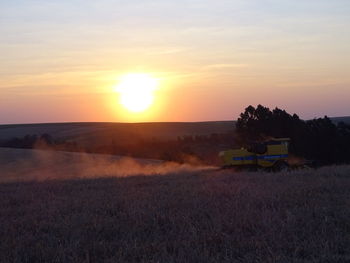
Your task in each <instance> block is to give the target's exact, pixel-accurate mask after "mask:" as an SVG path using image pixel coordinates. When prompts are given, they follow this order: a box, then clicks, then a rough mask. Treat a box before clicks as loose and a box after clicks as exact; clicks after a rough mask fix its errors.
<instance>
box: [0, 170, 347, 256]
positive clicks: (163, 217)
mask: <svg viewBox="0 0 350 263" xmlns="http://www.w3.org/2000/svg"><path fill="white" fill-rule="evenodd" d="M349 207H350V167H349V166H337V167H327V168H323V169H320V170H317V171H312V170H310V171H306V170H304V171H299V172H293V173H287V174H261V173H260V174H259V173H233V172H232V171H220V172H212V171H211V172H180V173H170V174H167V175H161V176H160V175H153V176H152V175H148V176H142V175H140V176H131V177H124V178H96V179H77V180H66V181H60V180H52V181H44V182H22V183H7V184H1V185H0V244H1V245H0V262H350V220H349V218H350V209H349Z"/></svg>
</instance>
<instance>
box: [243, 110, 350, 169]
mask: <svg viewBox="0 0 350 263" xmlns="http://www.w3.org/2000/svg"><path fill="white" fill-rule="evenodd" d="M236 133H237V135H238V140H239V142H240V143H241V144H246V143H248V142H250V141H255V140H264V139H266V138H269V137H289V138H291V147H290V151H291V152H292V153H294V154H296V155H298V156H303V157H305V158H308V159H315V160H318V161H320V162H321V163H324V164H328V163H341V162H349V161H350V154H349V153H350V150H349V149H350V126H349V125H346V124H345V123H339V124H338V125H335V124H334V123H333V122H332V121H331V120H330V119H329V118H328V117H327V116H325V117H324V118H318V119H313V120H309V121H303V120H301V119H300V118H299V116H298V115H296V114H293V115H291V114H289V113H287V112H286V111H285V110H281V109H279V108H275V109H274V110H272V111H271V110H270V109H269V108H267V107H264V106H262V105H258V106H257V107H256V108H254V107H253V106H248V107H247V108H246V109H245V111H244V112H243V113H241V114H240V117H239V118H238V120H237V124H236Z"/></svg>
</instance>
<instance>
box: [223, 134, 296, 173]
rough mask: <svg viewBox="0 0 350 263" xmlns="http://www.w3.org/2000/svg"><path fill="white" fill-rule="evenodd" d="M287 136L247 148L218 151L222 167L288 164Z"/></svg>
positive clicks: (267, 166)
mask: <svg viewBox="0 0 350 263" xmlns="http://www.w3.org/2000/svg"><path fill="white" fill-rule="evenodd" d="M289 141H290V139H289V138H279V139H271V140H269V141H266V142H264V143H254V144H252V145H250V146H249V147H247V148H241V149H231V150H227V151H223V152H220V154H219V157H220V158H221V160H222V161H223V164H224V167H263V168H272V167H275V168H277V167H278V168H281V167H282V166H288V163H287V158H288V145H289Z"/></svg>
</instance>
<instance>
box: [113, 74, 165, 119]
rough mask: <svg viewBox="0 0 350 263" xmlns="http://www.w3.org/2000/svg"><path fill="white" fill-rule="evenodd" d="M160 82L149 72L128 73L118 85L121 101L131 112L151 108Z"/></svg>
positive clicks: (117, 89)
mask: <svg viewBox="0 0 350 263" xmlns="http://www.w3.org/2000/svg"><path fill="white" fill-rule="evenodd" d="M158 85H159V83H158V80H157V79H156V78H153V77H152V76H150V75H148V74H141V73H138V74H135V73H133V74H127V75H125V76H123V77H122V78H121V80H120V82H119V84H118V86H117V87H116V91H117V92H118V93H119V94H120V103H121V104H122V105H123V107H125V108H126V109H127V110H129V111H131V112H135V113H138V112H143V111H145V110H147V109H148V108H150V107H151V106H152V104H153V101H154V92H155V90H156V89H157V87H158Z"/></svg>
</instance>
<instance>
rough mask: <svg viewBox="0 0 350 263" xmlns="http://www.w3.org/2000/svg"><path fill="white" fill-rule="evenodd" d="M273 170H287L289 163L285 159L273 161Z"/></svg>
mask: <svg viewBox="0 0 350 263" xmlns="http://www.w3.org/2000/svg"><path fill="white" fill-rule="evenodd" d="M273 170H274V171H275V172H282V171H288V170H289V164H288V163H287V162H285V161H279V162H277V163H275V165H274V166H273Z"/></svg>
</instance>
